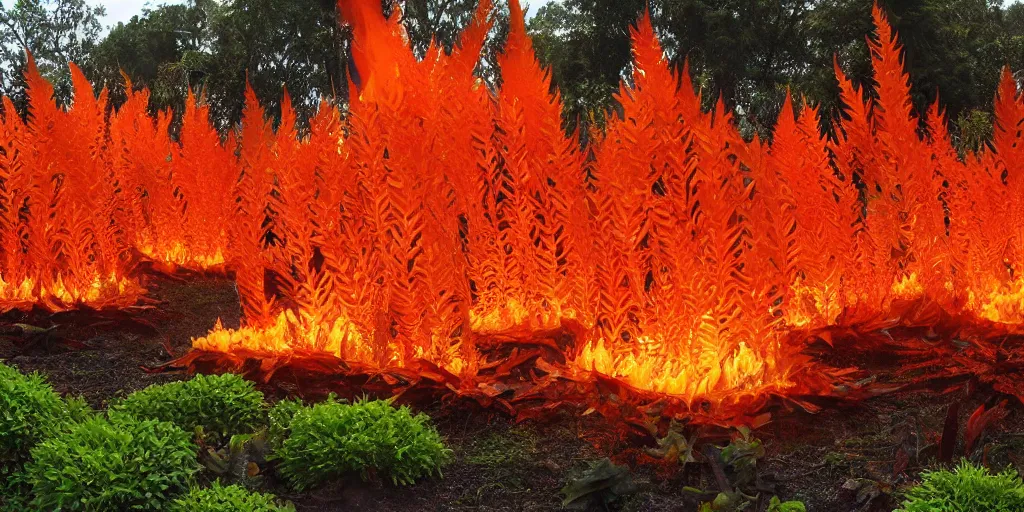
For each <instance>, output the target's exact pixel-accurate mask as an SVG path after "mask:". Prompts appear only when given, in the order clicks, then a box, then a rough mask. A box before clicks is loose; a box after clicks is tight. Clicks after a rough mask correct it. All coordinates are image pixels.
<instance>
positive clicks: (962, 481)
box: [898, 460, 1024, 512]
mask: <svg viewBox="0 0 1024 512" xmlns="http://www.w3.org/2000/svg"><path fill="white" fill-rule="evenodd" d="M975 510H985V511H987V512H1021V511H1024V482H1021V479H1020V476H1019V475H1018V474H1017V472H1016V471H1014V470H1013V469H1007V470H1005V471H1003V472H1002V473H998V474H992V473H989V471H988V470H987V469H985V468H983V467H978V466H975V465H973V464H971V463H969V462H967V461H966V460H964V461H961V462H960V465H959V466H957V467H956V469H955V470H954V471H947V470H941V471H927V472H925V473H923V474H922V475H921V483H920V485H917V486H916V487H913V488H912V489H910V491H908V492H907V494H906V500H905V501H904V502H903V508H902V509H900V510H899V511H898V512H970V511H975Z"/></svg>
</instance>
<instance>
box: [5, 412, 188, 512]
mask: <svg viewBox="0 0 1024 512" xmlns="http://www.w3.org/2000/svg"><path fill="white" fill-rule="evenodd" d="M196 451H197V448H196V446H195V444H193V442H192V435H191V434H189V433H188V432H185V431H184V430H182V429H180V428H178V427H177V426H175V425H173V424H171V423H166V422H160V421H155V420H144V421H137V420H134V419H132V418H128V417H119V418H114V419H113V420H110V421H108V420H106V419H103V418H93V419H91V420H87V421H85V422H83V423H80V424H78V425H76V426H74V427H72V428H71V430H70V431H69V432H68V433H66V434H63V435H60V436H58V437H54V438H52V439H48V440H46V441H43V442H42V443H40V444H39V445H37V446H36V447H35V448H33V449H32V460H31V461H29V462H28V463H27V464H25V474H24V476H25V480H26V482H27V484H28V485H30V486H31V493H32V496H33V499H32V502H31V505H32V507H33V510H97V511H100V510H128V509H144V510H162V509H163V508H164V507H166V506H167V505H168V504H169V502H170V499H171V498H172V497H174V496H175V495H177V494H179V493H181V492H184V491H185V490H186V489H188V486H189V484H191V483H192V481H193V476H194V475H195V473H196V472H197V471H198V470H199V464H198V463H197V462H196Z"/></svg>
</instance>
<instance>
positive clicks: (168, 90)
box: [91, 1, 218, 111]
mask: <svg viewBox="0 0 1024 512" xmlns="http://www.w3.org/2000/svg"><path fill="white" fill-rule="evenodd" d="M217 8H218V5H217V4H215V3H213V2H209V1H207V2H192V3H191V4H188V5H162V6H160V7H157V8H155V9H145V10H143V12H142V14H141V15H139V16H134V17H132V19H131V20H130V21H128V23H118V24H117V26H115V27H112V28H111V30H110V33H109V34H107V37H106V38H105V39H103V41H102V42H100V43H99V44H98V45H97V46H96V49H95V50H94V52H93V58H92V69H91V71H92V75H91V77H92V79H93V80H94V81H95V82H96V84H97V85H99V86H105V87H107V88H108V89H110V91H111V100H112V102H113V103H114V104H115V105H117V104H120V102H122V101H123V100H124V98H125V91H124V78H123V77H122V75H121V73H122V72H124V73H125V74H127V75H128V77H130V78H131V80H132V82H133V84H134V85H135V86H137V87H139V86H144V87H148V88H149V89H150V91H151V106H152V107H153V109H154V110H159V109H163V108H167V107H171V108H173V109H174V110H175V111H180V110H181V109H182V108H183V106H184V99H185V94H186V91H187V88H188V87H189V86H193V87H196V86H202V84H203V81H202V79H203V77H204V75H205V73H204V71H203V70H204V69H206V68H207V67H208V66H210V65H211V55H210V53H209V44H208V40H209V30H210V28H209V18H210V16H209V14H208V13H209V12H211V11H212V10H215V9H217Z"/></svg>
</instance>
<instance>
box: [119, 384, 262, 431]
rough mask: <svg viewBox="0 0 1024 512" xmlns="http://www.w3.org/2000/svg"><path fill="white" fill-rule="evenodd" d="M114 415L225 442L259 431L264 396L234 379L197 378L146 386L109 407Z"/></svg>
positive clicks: (250, 385)
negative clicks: (164, 423) (172, 426)
mask: <svg viewBox="0 0 1024 512" xmlns="http://www.w3.org/2000/svg"><path fill="white" fill-rule="evenodd" d="M111 411H113V412H114V414H128V415H131V416H134V417H136V418H140V419H153V420H159V421H168V422H171V423H174V424H175V425H177V426H179V427H181V428H182V429H184V430H186V431H189V432H193V431H195V429H196V427H202V429H203V431H204V432H205V433H207V434H215V435H218V436H220V440H226V439H228V438H229V437H230V436H232V435H234V434H245V433H249V432H253V431H255V430H256V429H258V428H259V427H260V426H261V425H262V424H263V422H264V420H265V409H264V403H263V393H260V392H259V391H257V390H256V389H254V387H253V384H252V382H249V381H247V380H245V379H243V378H241V377H239V376H237V375H233V374H230V373H226V374H224V375H196V376H195V377H194V378H193V379H192V380H188V381H180V382H171V383H168V384H159V385H153V386H149V387H147V388H146V389H143V390H141V391H136V392H134V393H132V394H130V395H128V397H126V398H125V399H124V400H121V401H120V402H119V403H117V404H115V405H114V406H113V407H111Z"/></svg>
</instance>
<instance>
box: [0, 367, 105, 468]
mask: <svg viewBox="0 0 1024 512" xmlns="http://www.w3.org/2000/svg"><path fill="white" fill-rule="evenodd" d="M91 414H92V410H91V409H89V406H88V405H86V404H85V402H84V401H82V400H81V399H72V400H64V399H62V398H61V397H60V395H58V394H57V393H56V392H54V391H53V388H51V387H50V385H49V384H47V383H46V381H44V380H43V378H42V377H40V376H39V375H38V374H32V375H24V374H22V373H20V372H18V371H17V370H15V369H14V368H11V367H10V366H7V365H4V364H3V363H0V479H6V477H7V476H9V475H12V474H14V473H15V472H17V471H18V470H19V469H21V466H22V465H23V464H24V463H25V462H26V461H27V460H28V456H29V451H30V450H31V449H32V447H33V446H35V445H36V444H37V443H39V442H40V441H42V440H44V439H47V438H49V437H52V436H53V435H56V434H57V433H59V432H61V431H63V430H66V429H67V428H69V427H70V426H71V425H72V424H73V423H75V422H77V421H81V420H83V419H85V418H87V417H89V416H90V415H91Z"/></svg>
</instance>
